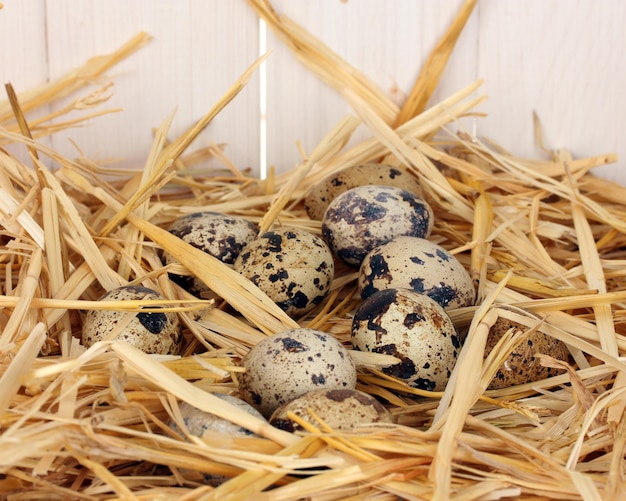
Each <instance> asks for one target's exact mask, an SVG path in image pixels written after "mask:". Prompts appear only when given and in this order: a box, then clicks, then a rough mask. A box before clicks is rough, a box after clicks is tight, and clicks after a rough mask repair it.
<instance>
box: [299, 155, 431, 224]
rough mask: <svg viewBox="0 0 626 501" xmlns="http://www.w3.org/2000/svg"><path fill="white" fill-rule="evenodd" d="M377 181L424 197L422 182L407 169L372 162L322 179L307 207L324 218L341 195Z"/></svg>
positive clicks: (314, 215)
mask: <svg viewBox="0 0 626 501" xmlns="http://www.w3.org/2000/svg"><path fill="white" fill-rule="evenodd" d="M373 184H374V185H380V186H395V187H397V188H402V189H403V190H407V191H410V192H411V193H415V194H416V195H419V196H423V191H422V187H421V186H420V183H419V181H418V180H417V178H416V177H414V176H413V175H411V174H410V173H409V172H408V171H407V170H405V169H403V168H402V167H394V166H392V165H386V164H376V163H368V164H359V165H353V166H351V167H346V168H345V169H342V170H340V171H338V172H335V173H334V174H331V175H329V176H327V177H326V178H324V179H322V180H321V181H320V182H318V183H317V184H316V185H314V186H313V187H312V188H311V190H310V191H309V192H308V194H307V196H306V198H305V199H304V207H305V209H306V212H307V214H308V215H309V217H310V218H311V219H315V220H317V221H320V220H321V219H322V217H324V212H325V211H326V208H327V207H328V204H329V203H330V202H331V201H332V200H334V198H335V197H336V196H337V195H339V194H341V193H343V192H344V191H347V190H349V189H350V188H355V187H356V186H365V185H373Z"/></svg>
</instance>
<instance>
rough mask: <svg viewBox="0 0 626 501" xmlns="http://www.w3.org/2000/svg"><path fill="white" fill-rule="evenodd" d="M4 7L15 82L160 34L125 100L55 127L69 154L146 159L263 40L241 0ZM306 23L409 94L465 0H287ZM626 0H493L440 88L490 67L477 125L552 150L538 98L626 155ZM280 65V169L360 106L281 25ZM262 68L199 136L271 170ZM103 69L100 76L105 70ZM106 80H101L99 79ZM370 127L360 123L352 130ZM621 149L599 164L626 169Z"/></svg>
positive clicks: (274, 129)
mask: <svg viewBox="0 0 626 501" xmlns="http://www.w3.org/2000/svg"><path fill="white" fill-rule="evenodd" d="M3 4H4V6H3V9H2V10H0V47H1V49H0V77H1V79H2V82H3V83H4V82H7V81H11V82H12V84H13V86H14V87H15V89H16V90H17V91H18V93H19V92H20V90H21V89H27V88H31V87H34V86H36V85H38V84H40V83H43V82H45V81H46V80H48V79H54V78H57V77H58V76H60V75H62V74H63V73H65V72H67V71H69V70H71V69H72V68H74V67H76V66H78V65H80V64H81V63H83V62H84V61H85V60H86V59H88V58H90V57H92V56H95V55H97V54H102V53H108V52H111V51H113V50H114V49H116V48H117V47H119V46H120V45H121V44H122V43H124V42H125V41H126V40H128V39H129V38H131V37H132V36H133V35H135V34H136V33H138V32H139V31H147V32H148V33H150V34H151V35H152V36H153V37H154V40H153V41H152V42H151V43H150V44H149V45H148V46H147V47H145V48H144V49H142V50H141V51H140V52H139V53H137V54H135V55H134V56H132V57H131V58H129V59H128V60H127V61H125V62H123V63H122V64H120V65H119V66H117V67H115V68H114V69H113V70H112V71H111V72H110V74H109V77H111V78H112V79H113V80H114V82H115V86H114V89H113V91H114V95H113V97H112V98H111V99H110V101H109V103H108V104H107V106H108V107H118V106H119V107H122V108H124V112H123V113H118V114H114V115H108V116H105V117H101V118H98V119H97V120H94V121H93V123H92V124H90V125H88V126H84V127H80V128H76V129H74V130H72V131H68V132H64V133H61V134H58V135H56V137H54V139H53V142H52V145H53V146H54V148H55V149H57V150H58V151H61V152H62V153H64V154H66V155H67V156H69V157H75V156H77V155H78V152H77V151H76V149H75V148H74V147H73V146H72V144H71V143H70V139H72V140H74V141H76V143H77V144H78V145H79V146H80V148H81V149H82V151H83V152H84V154H85V155H87V156H88V157H89V158H91V159H92V160H94V161H97V162H101V163H110V162H112V163H115V164H116V165H123V166H127V167H129V168H130V167H132V168H141V166H142V165H143V163H144V162H145V159H146V157H147V155H148V152H149V148H150V144H151V141H152V130H153V128H155V127H157V126H159V125H160V123H161V122H162V121H163V119H164V118H165V117H166V116H168V115H169V113H171V112H172V110H176V116H175V119H174V122H173V125H172V130H171V133H170V136H171V138H172V139H173V138H175V137H176V136H177V135H178V134H180V133H181V132H182V131H183V130H185V129H186V128H187V127H188V126H189V125H190V124H191V123H193V122H194V121H195V120H197V119H198V118H199V117H200V116H202V115H203V114H204V113H205V112H206V111H207V110H208V109H209V108H210V107H211V106H212V105H213V104H214V103H215V102H217V101H218V100H219V99H220V97H221V96H222V95H223V93H224V92H225V91H226V89H227V88H228V87H229V86H230V85H231V84H232V83H233V82H234V81H235V80H236V79H237V78H238V76H239V75H240V74H241V72H242V71H243V70H244V69H245V68H246V67H247V66H248V65H249V64H250V63H251V62H252V61H253V60H255V59H256V58H257V57H258V55H259V23H258V19H257V18H256V15H255V14H254V13H253V12H252V10H251V9H250V8H249V6H248V5H247V4H246V2H245V1H244V0H241V1H230V2H225V1H220V0H187V1H183V2H181V1H177V0H159V1H156V2H155V1H150V0H134V1H132V2H128V1H124V0H109V1H107V2H102V1H98V0H83V1H81V2H72V1H71V0H5V1H4V2H3ZM272 4H273V5H274V7H275V8H276V10H277V11H279V12H281V13H284V14H285V15H287V16H289V17H290V18H291V19H293V20H294V21H296V22H298V23H299V24H301V25H302V26H303V27H305V28H306V29H308V30H309V31H310V32H311V33H313V34H314V35H315V36H317V37H318V38H319V39H320V40H321V41H323V42H324V43H326V44H327V45H328V46H330V47H331V48H332V49H333V50H334V51H336V52H337V53H338V54H339V55H340V56H342V57H343V58H344V59H345V60H346V61H348V62H349V63H350V64H352V65H353V66H355V67H356V68H358V69H359V70H360V71H362V72H363V73H364V74H365V75H367V76H368V77H369V78H370V79H372V80H373V81H374V82H375V83H376V84H377V85H378V86H379V87H380V88H381V90H382V91H383V92H386V93H388V94H389V95H391V96H392V97H393V98H394V100H396V101H397V103H398V104H401V103H402V101H403V99H404V98H405V96H406V94H407V93H408V92H409V91H410V89H411V88H412V86H413V84H414V83H415V79H416V77H417V75H418V73H419V70H420V69H421V67H422V65H423V64H424V62H425V61H426V58H427V57H428V54H429V53H430V51H431V50H432V49H433V47H434V46H435V44H436V43H437V41H438V40H439V38H440V36H441V34H442V33H443V32H444V31H445V30H446V29H447V27H448V26H449V24H450V23H451V22H452V20H453V19H454V16H455V15H456V13H457V11H458V9H459V8H460V6H461V5H462V0H441V1H437V2H432V1H428V0H396V1H394V2H389V1H386V0H359V1H358V2H357V1H355V0H347V1H345V0H344V1H339V0H328V1H324V2H307V1H305V0H275V1H274V2H272ZM624 19H626V4H625V3H623V2H622V1H621V0H604V1H603V2H601V3H600V2H597V1H594V0H524V1H521V0H500V1H497V2H496V1H493V0H491V1H489V0H483V1H482V2H479V3H478V7H477V8H476V9H475V11H474V13H473V14H472V16H471V17H470V19H469V21H468V24H467V26H466V27H465V30H464V32H463V33H462V34H461V37H460V40H459V42H458V44H457V47H456V48H455V50H454V52H453V54H452V56H451V58H450V61H449V63H448V67H447V68H446V70H445V71H444V73H443V75H442V79H441V82H440V84H439V87H438V88H437V89H436V91H435V94H434V95H433V98H432V99H431V101H430V103H431V104H434V103H436V102H438V101H440V100H442V99H444V98H445V97H447V96H449V95H450V94H452V93H453V92H455V91H457V90H459V89H461V88H463V87H465V86H466V85H468V84H469V83H471V82H473V81H474V80H476V79H477V78H484V80H485V84H484V86H483V88H482V89H481V92H484V93H486V94H487V95H488V96H489V99H488V101H487V103H486V104H485V105H483V106H482V107H481V109H480V111H483V112H485V113H486V114H487V116H486V117H485V118H480V119H477V120H476V121H469V120H465V121H462V122H461V123H460V124H459V125H460V126H461V127H465V128H471V127H476V130H477V131H478V133H479V134H480V135H484V136H486V137H488V138H491V139H492V140H494V141H495V142H497V143H499V144H500V145H502V146H503V147H505V148H507V149H509V150H510V151H512V152H513V153H515V154H517V155H520V156H528V157H533V158H535V157H541V156H542V155H543V153H542V152H540V151H539V150H538V148H537V146H536V145H535V142H534V131H533V120H532V113H533V111H536V112H537V114H538V116H539V117H540V119H541V122H542V125H543V130H544V134H545V142H546V145H547V146H548V147H550V148H568V149H570V150H571V151H572V153H573V155H574V157H581V156H590V155H597V154H603V153H613V152H615V153H618V154H620V156H621V157H622V158H623V157H624V156H626V142H624V141H622V140H621V135H622V131H623V130H624V128H625V127H624V126H625V125H626V124H625V123H624V122H625V120H626V119H625V118H624V117H625V116H626V97H624V93H623V91H622V89H624V88H626V71H624V70H623V67H622V66H623V65H622V61H623V60H624V59H625V56H626V35H625V34H624V33H623V30H622V26H621V25H622V21H623V20H624ZM267 46H268V48H269V49H270V50H271V51H272V54H271V56H270V59H269V60H268V62H267V65H266V67H265V69H266V73H267V96H266V97H267V116H266V118H267V132H268V135H267V163H268V164H269V165H273V166H275V168H276V170H277V171H285V170H287V169H291V168H293V167H294V166H295V165H297V164H299V163H300V161H301V151H300V147H301V149H302V150H303V152H304V153H305V154H307V153H308V152H311V151H312V149H313V148H314V147H315V145H316V144H317V143H318V142H319V141H320V140H321V139H322V138H323V137H324V135H325V134H326V133H327V132H328V131H329V130H330V129H331V128H332V127H333V126H335V125H336V124H337V123H338V122H339V120H340V119H341V118H342V117H343V116H344V115H345V114H347V113H351V110H350V107H349V106H348V104H347V103H346V102H345V101H344V100H343V99H342V98H341V97H340V96H339V95H338V93H337V92H336V91H335V90H333V89H331V88H329V87H328V86H327V85H326V84H325V83H323V82H321V81H320V80H319V79H318V78H317V77H316V76H314V75H312V74H311V73H310V71H309V70H307V69H306V68H304V67H303V66H302V65H301V64H300V63H299V62H298V61H296V60H295V58H294V57H293V55H292V54H291V53H290V51H289V50H288V49H287V48H286V47H284V46H283V45H281V44H280V43H278V41H277V40H276V39H275V38H274V37H273V35H272V34H271V33H269V34H268V38H267ZM258 78H259V77H258V75H256V76H255V77H254V78H253V80H252V81H251V82H250V84H249V86H248V88H247V89H246V90H245V91H244V92H243V93H242V94H241V95H240V96H238V97H237V99H236V100H235V101H234V102H233V103H232V104H231V105H229V106H228V108H227V109H226V110H224V111H223V112H222V113H221V114H220V116H219V117H218V118H217V119H216V120H215V121H214V122H213V123H212V124H211V126H210V127H209V128H208V129H207V131H206V132H205V133H203V134H202V135H201V136H200V137H199V138H198V140H197V141H196V142H195V143H194V144H192V146H191V148H190V150H191V151H193V150H194V149H196V148H198V147H200V146H206V145H207V144H208V143H209V142H215V143H225V144H227V146H226V153H227V155H228V156H229V157H230V158H231V159H232V160H233V161H234V162H235V164H236V165H237V166H239V167H240V168H245V167H250V168H251V169H252V170H253V172H258V167H259V163H260V136H259V128H260V127H259V125H260V120H261V114H260V87H259V80H258ZM94 84H95V85H97V84H98V83H97V82H95V83H94ZM94 88H95V87H94ZM367 136H368V132H367V130H366V129H365V128H364V127H360V128H359V129H357V132H356V134H355V138H354V139H353V142H356V141H359V140H361V139H363V138H365V137H367ZM622 170H623V169H621V163H618V164H613V165H610V166H606V167H603V168H601V169H598V173H600V174H601V175H602V176H605V177H609V178H611V179H616V180H619V181H620V182H623V183H626V172H622Z"/></svg>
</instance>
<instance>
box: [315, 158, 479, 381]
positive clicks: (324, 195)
mask: <svg viewBox="0 0 626 501" xmlns="http://www.w3.org/2000/svg"><path fill="white" fill-rule="evenodd" d="M305 207H306V209H307V212H308V214H309V216H310V217H319V214H322V216H321V221H322V237H323V238H324V240H325V241H326V242H327V243H328V245H329V247H330V248H331V250H332V252H333V253H334V255H335V256H336V257H337V258H338V259H340V260H342V261H343V262H344V263H345V264H347V265H348V266H352V267H355V268H358V269H359V273H358V282H357V284H358V290H359V293H360V295H361V299H362V302H361V304H360V306H359V307H358V308H357V310H356V312H355V314H354V317H353V319H352V327H351V342H352V347H353V348H354V349H356V350H361V351H369V352H376V353H384V354H389V355H393V356H395V357H396V358H398V359H399V360H400V362H399V363H398V364H395V365H392V366H390V367H387V368H385V369H384V371H385V372H387V373H388V374H390V375H393V376H395V377H398V378H400V379H402V380H404V381H405V382H406V383H408V384H409V385H411V386H413V387H416V388H419V389H423V390H435V391H441V390H443V389H444V388H445V385H446V383H447V381H448V378H449V376H450V374H451V371H452V369H453V367H454V364H455V361H456V358H457V356H458V353H459V350H460V348H461V337H460V336H459V334H458V333H457V331H456V329H455V326H454V324H453V323H452V320H451V319H450V317H449V316H448V314H447V313H446V311H445V310H446V309H450V308H457V307H461V306H469V305H472V304H473V302H474V298H475V292H474V285H473V282H472V280H471V278H470V276H469V274H468V272H467V271H466V270H465V268H464V267H463V265H462V264H461V263H460V262H459V261H458V260H457V259H456V258H455V257H454V256H453V255H452V254H450V253H449V252H448V251H447V250H445V249H444V248H443V247H441V246H439V245H437V244H435V243H433V242H431V241H430V240H428V237H429V236H430V234H431V231H432V229H433V226H434V224H435V217H434V212H433V210H432V208H431V206H430V205H429V203H428V202H427V201H426V199H425V197H424V195H423V191H422V189H421V186H420V184H419V183H418V181H417V180H416V178H415V177H413V176H412V175H411V174H410V173H409V172H407V171H406V170H403V169H400V168H397V167H393V166H389V165H384V164H367V165H363V166H354V167H350V168H347V169H344V170H343V171H340V172H338V173H336V174H334V175H331V176H329V177H328V178H326V179H324V180H322V181H320V183H319V184H318V185H317V186H315V187H313V189H312V190H311V191H310V193H309V195H308V197H307V199H306V200H305ZM322 209H323V210H322Z"/></svg>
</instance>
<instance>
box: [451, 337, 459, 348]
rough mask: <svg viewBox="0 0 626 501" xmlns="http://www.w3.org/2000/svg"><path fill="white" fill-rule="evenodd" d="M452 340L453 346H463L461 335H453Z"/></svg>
mask: <svg viewBox="0 0 626 501" xmlns="http://www.w3.org/2000/svg"><path fill="white" fill-rule="evenodd" d="M450 340H451V341H452V346H454V347H455V348H456V349H457V350H458V349H460V348H461V338H460V337H459V336H456V335H452V336H451V337H450Z"/></svg>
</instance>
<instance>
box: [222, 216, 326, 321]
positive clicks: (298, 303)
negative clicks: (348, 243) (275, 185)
mask: <svg viewBox="0 0 626 501" xmlns="http://www.w3.org/2000/svg"><path fill="white" fill-rule="evenodd" d="M234 269H235V270H236V271H238V272H239V273H241V274H242V275H243V276H244V277H246V278H247V279H248V280H250V281H251V282H253V283H254V284H255V285H256V286H257V287H258V288H259V289H261V290H262V291H263V292H265V294H267V295H268V296H269V297H270V298H271V299H272V300H273V301H274V302H275V303H276V304H277V305H278V306H279V307H280V308H281V309H283V310H284V311H285V312H286V313H287V314H288V315H290V316H293V317H298V316H301V315H304V314H305V313H308V312H309V311H311V310H312V309H313V308H315V307H316V306H317V305H318V304H320V303H321V302H322V301H323V299H324V297H326V294H327V293H328V290H329V287H330V283H331V281H332V279H333V276H334V274H335V263H334V261H333V255H332V254H331V252H330V249H329V248H328V246H327V245H326V244H325V243H324V241H323V240H322V239H321V238H320V237H318V236H317V235H314V234H313V233H310V232H308V231H304V230H301V229H297V228H287V227H282V228H276V229H274V230H271V231H267V232H265V233H263V234H262V235H259V237H258V238H257V239H256V240H254V241H252V242H250V243H249V244H248V245H247V246H246V247H245V248H244V249H243V250H242V251H241V253H240V254H239V256H238V257H237V259H236V261H235V265H234Z"/></svg>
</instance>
